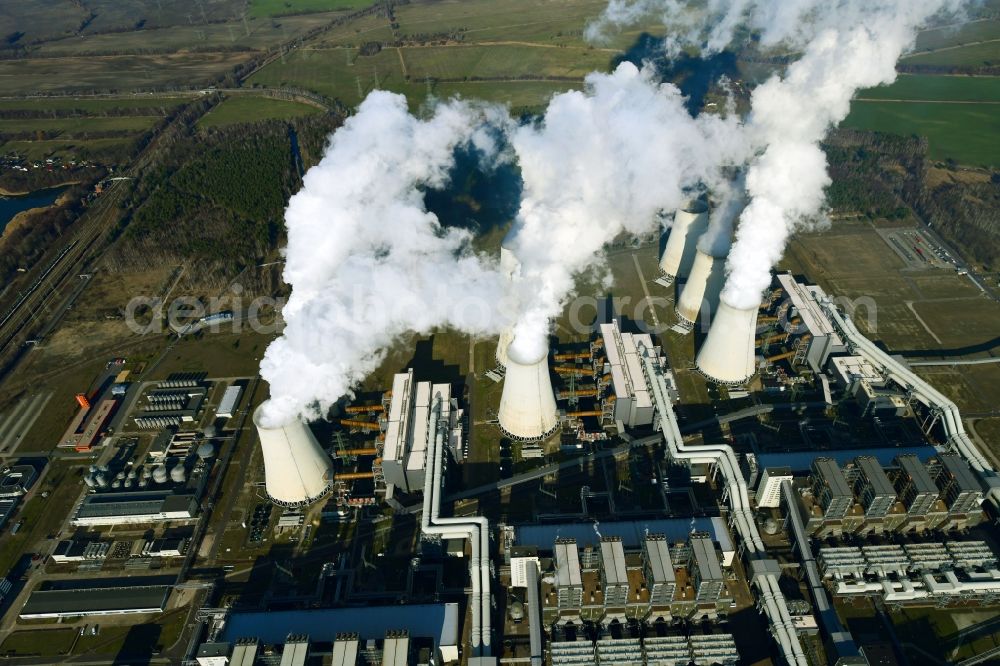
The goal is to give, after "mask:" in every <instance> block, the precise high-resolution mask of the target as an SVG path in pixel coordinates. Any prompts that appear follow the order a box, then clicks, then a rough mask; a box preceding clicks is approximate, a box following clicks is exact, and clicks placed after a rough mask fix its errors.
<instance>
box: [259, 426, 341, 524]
mask: <svg viewBox="0 0 1000 666" xmlns="http://www.w3.org/2000/svg"><path fill="white" fill-rule="evenodd" d="M261 418H262V413H261V407H258V408H257V410H256V411H255V412H254V414H253V423H254V425H255V426H256V427H257V435H258V437H259V439H260V450H261V454H262V455H263V458H264V487H265V489H266V491H267V494H268V496H269V497H270V498H271V500H272V501H274V503H275V504H280V505H281V506H289V507H291V506H303V505H305V504H310V503H312V502H314V501H316V500H318V499H319V498H321V497H323V496H324V495H326V494H327V493H328V492H329V491H330V488H331V487H332V485H333V466H332V464H331V461H330V458H329V456H327V455H326V453H325V452H324V451H323V448H322V447H321V446H320V445H319V442H317V441H316V437H315V436H314V435H313V434H312V431H311V430H310V429H309V426H308V425H306V424H305V423H303V422H302V421H298V420H295V421H292V422H290V423H286V424H285V425H282V426H278V427H271V426H265V425H263V424H262V423H261Z"/></svg>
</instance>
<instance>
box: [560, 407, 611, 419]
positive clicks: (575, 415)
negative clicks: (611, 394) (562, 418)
mask: <svg viewBox="0 0 1000 666" xmlns="http://www.w3.org/2000/svg"><path fill="white" fill-rule="evenodd" d="M566 416H569V417H570V418H582V417H584V416H604V412H602V411H601V410H599V409H589V410H584V411H582V412H566Z"/></svg>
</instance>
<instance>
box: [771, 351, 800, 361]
mask: <svg viewBox="0 0 1000 666" xmlns="http://www.w3.org/2000/svg"><path fill="white" fill-rule="evenodd" d="M795 354H796V352H794V351H790V352H785V353H783V354H775V355H774V356H768V357H767V362H768V363H776V362H778V361H784V360H785V359H786V358H795Z"/></svg>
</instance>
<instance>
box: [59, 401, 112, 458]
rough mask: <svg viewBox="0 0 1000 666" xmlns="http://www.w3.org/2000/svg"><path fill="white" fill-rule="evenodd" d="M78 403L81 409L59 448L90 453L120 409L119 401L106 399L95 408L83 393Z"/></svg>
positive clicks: (61, 440)
mask: <svg viewBox="0 0 1000 666" xmlns="http://www.w3.org/2000/svg"><path fill="white" fill-rule="evenodd" d="M76 401H77V403H78V404H79V405H80V409H79V411H77V414H76V416H75V417H73V420H72V421H71V422H70V424H69V427H68V428H67V429H66V432H65V433H63V436H62V438H60V440H59V446H60V447H61V448H71V449H75V450H76V451H79V452H81V453H83V452H86V451H90V450H91V449H92V448H93V446H94V443H95V442H96V441H97V439H98V437H100V436H101V435H102V434H103V433H104V430H105V427H106V426H107V425H108V422H109V421H110V420H111V417H112V415H113V414H114V412H115V409H117V407H118V400H117V399H116V398H114V397H110V398H106V399H104V400H102V401H101V402H100V403H99V404H98V405H97V407H93V406H92V405H91V403H90V400H88V399H87V397H86V396H85V395H83V394H82V393H81V394H79V395H77V396H76Z"/></svg>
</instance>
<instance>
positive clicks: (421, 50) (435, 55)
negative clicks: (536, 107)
mask: <svg viewBox="0 0 1000 666" xmlns="http://www.w3.org/2000/svg"><path fill="white" fill-rule="evenodd" d="M400 51H401V52H402V55H403V61H404V62H405V63H406V71H407V73H408V74H409V76H410V78H411V79H412V80H423V79H425V78H428V77H430V78H432V79H466V78H470V79H471V78H490V79H497V78H499V79H515V78H518V77H527V78H535V79H547V78H557V77H558V78H573V79H582V78H583V77H584V76H586V75H587V74H589V73H590V72H593V71H595V70H601V71H605V70H607V69H609V68H610V65H611V56H610V55H609V54H608V53H606V52H603V51H594V50H589V49H581V48H551V47H539V46H522V45H517V46H507V45H503V46H477V45H470V46H429V47H418V48H404V49H400Z"/></svg>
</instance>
